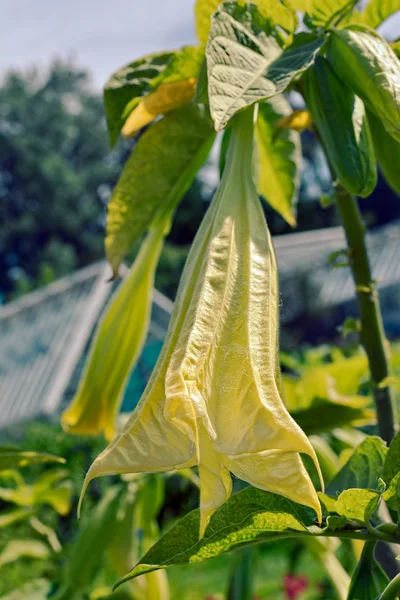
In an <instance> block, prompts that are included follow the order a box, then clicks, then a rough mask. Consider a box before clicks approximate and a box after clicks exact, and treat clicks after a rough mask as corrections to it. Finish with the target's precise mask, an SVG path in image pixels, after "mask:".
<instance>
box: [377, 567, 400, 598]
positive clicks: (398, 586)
mask: <svg viewBox="0 0 400 600" xmlns="http://www.w3.org/2000/svg"><path fill="white" fill-rule="evenodd" d="M399 595H400V573H399V574H398V575H396V577H395V578H394V579H392V581H391V582H390V583H389V584H388V586H387V587H386V589H385V590H384V591H383V592H382V594H381V595H380V596H379V598H378V600H395V598H398V597H399Z"/></svg>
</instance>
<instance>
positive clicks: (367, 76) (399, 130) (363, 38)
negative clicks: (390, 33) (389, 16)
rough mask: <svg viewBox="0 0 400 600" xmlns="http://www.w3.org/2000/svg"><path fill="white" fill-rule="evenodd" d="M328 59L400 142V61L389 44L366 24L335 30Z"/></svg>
mask: <svg viewBox="0 0 400 600" xmlns="http://www.w3.org/2000/svg"><path fill="white" fill-rule="evenodd" d="M328 58H329V60H330V62H331V64H332V65H333V68H334V70H335V71H336V73H337V75H338V76H339V77H340V79H342V81H343V82H344V83H345V84H346V85H347V86H348V87H349V88H350V89H352V90H353V92H354V93H355V94H356V95H357V96H359V97H360V98H361V100H363V102H364V103H365V105H366V107H367V108H369V109H370V110H371V111H372V112H374V113H375V114H376V115H377V116H378V117H379V119H380V120H381V121H382V123H383V126H384V127H385V129H386V131H387V132H388V133H389V134H390V135H391V136H392V137H394V138H395V139H397V140H398V141H400V62H399V60H398V58H397V56H396V55H395V53H394V52H393V50H392V49H391V47H390V46H389V45H388V43H387V42H386V41H385V40H384V39H383V38H382V37H381V36H380V35H378V34H377V33H376V32H375V31H373V30H372V29H369V28H368V27H364V26H362V25H352V26H349V27H347V28H346V29H341V30H333V31H332V32H331V35H330V38H329V44H328Z"/></svg>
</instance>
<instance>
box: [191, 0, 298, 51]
mask: <svg viewBox="0 0 400 600" xmlns="http://www.w3.org/2000/svg"><path fill="white" fill-rule="evenodd" d="M220 4H221V1H220V0H197V2H196V7H195V15H196V31H197V37H198V38H199V40H200V42H201V43H202V44H205V43H206V42H207V38H208V34H209V32H210V26H211V15H212V14H213V12H215V11H216V10H217V8H218V6H219V5H220ZM252 4H256V5H257V7H258V9H259V11H260V12H261V13H262V14H263V15H264V16H265V17H267V18H268V21H269V23H270V24H271V25H272V26H274V25H276V26H278V27H280V28H281V29H283V30H284V31H286V32H287V33H293V32H294V31H295V30H296V27H297V17H296V14H295V12H294V11H293V10H292V9H291V7H290V5H289V6H288V5H286V6H285V2H281V1H280V0H254V1H253V2H252Z"/></svg>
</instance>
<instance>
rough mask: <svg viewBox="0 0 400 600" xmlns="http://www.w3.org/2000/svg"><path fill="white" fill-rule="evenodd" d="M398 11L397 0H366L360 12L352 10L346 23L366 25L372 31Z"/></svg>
mask: <svg viewBox="0 0 400 600" xmlns="http://www.w3.org/2000/svg"><path fill="white" fill-rule="evenodd" d="M399 10H400V5H399V0H368V2H367V4H366V6H365V8H364V9H363V10H361V11H358V10H354V12H353V13H352V14H351V15H350V16H349V17H348V19H347V21H348V22H351V23H360V24H362V25H367V26H368V27H371V28H372V29H376V28H377V27H379V25H380V24H381V23H383V21H385V20H386V19H387V18H388V17H390V16H391V15H393V14H394V13H395V12H398V11H399Z"/></svg>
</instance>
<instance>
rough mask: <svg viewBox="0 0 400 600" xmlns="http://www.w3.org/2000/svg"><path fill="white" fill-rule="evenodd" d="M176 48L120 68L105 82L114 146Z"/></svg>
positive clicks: (106, 101)
mask: <svg viewBox="0 0 400 600" xmlns="http://www.w3.org/2000/svg"><path fill="white" fill-rule="evenodd" d="M173 54H174V53H173V52H163V53H160V54H152V55H149V56H145V57H144V58H140V59H138V60H135V61H134V62H132V63H129V64H128V65H126V66H124V67H122V68H121V69H118V71H116V72H115V73H113V75H112V76H111V77H110V79H109V80H108V81H107V83H106V85H105V86H104V108H105V112H106V119H107V127H108V133H109V138H110V146H111V148H112V147H113V146H114V145H115V142H116V141H117V139H118V136H119V133H120V131H121V129H122V127H123V125H124V123H125V121H126V119H127V118H128V116H129V115H130V113H131V112H132V110H133V109H134V108H135V106H136V105H137V104H138V103H139V101H140V99H141V98H142V97H143V96H145V95H146V94H147V93H148V92H149V90H150V84H151V82H152V81H153V80H154V79H156V78H157V77H158V76H159V75H160V74H161V73H162V72H163V70H164V69H165V68H166V66H167V64H168V63H169V61H170V59H171V57H172V56H173Z"/></svg>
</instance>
